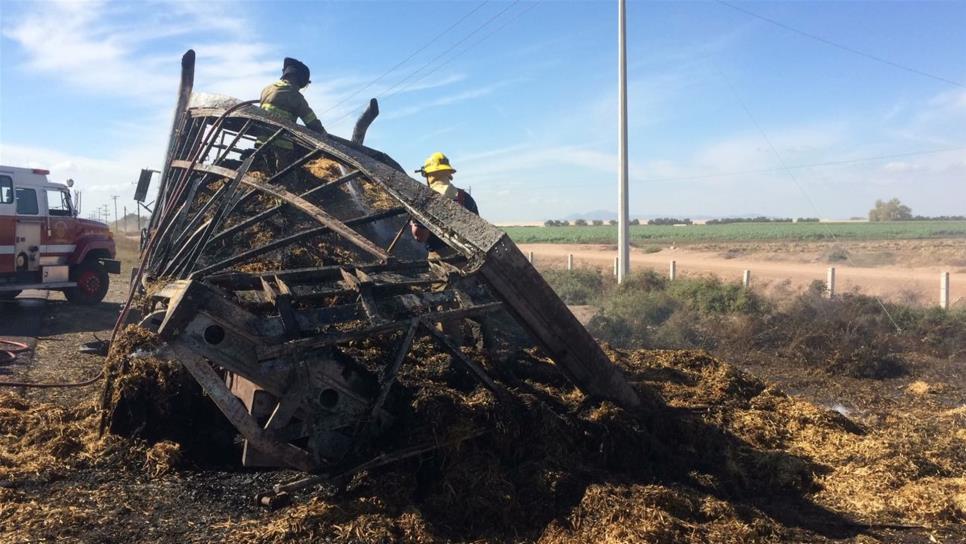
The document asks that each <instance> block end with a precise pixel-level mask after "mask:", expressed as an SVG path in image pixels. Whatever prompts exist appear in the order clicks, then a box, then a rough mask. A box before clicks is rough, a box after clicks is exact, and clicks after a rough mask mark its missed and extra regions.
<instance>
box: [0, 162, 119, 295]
mask: <svg viewBox="0 0 966 544" xmlns="http://www.w3.org/2000/svg"><path fill="white" fill-rule="evenodd" d="M49 174H50V172H49V171H47V170H41V169H36V168H16V167H12V166H2V165H0V300H9V299H12V298H14V297H16V296H17V295H18V294H20V292H21V291H23V290H25V289H47V290H57V291H63V292H64V295H65V296H66V297H67V300H68V301H70V302H72V303H76V304H96V303H98V302H100V301H101V300H103V299H104V296H105V295H106V294H107V289H108V285H109V278H108V274H119V273H120V272H121V263H120V261H116V260H114V257H115V247H114V238H113V236H112V235H111V231H110V229H108V227H107V225H105V224H104V223H100V222H97V221H88V220H86V219H80V218H79V217H77V210H76V209H75V207H74V204H73V202H72V201H71V197H70V187H71V186H73V181H71V180H68V181H67V183H66V184H63V183H54V182H51V181H49V180H48V179H47V176H48V175H49Z"/></svg>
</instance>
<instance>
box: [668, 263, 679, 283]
mask: <svg viewBox="0 0 966 544" xmlns="http://www.w3.org/2000/svg"><path fill="white" fill-rule="evenodd" d="M677 275H678V263H677V261H671V267H670V269H669V270H668V274H667V277H668V279H669V280H671V281H674V278H676V277H677Z"/></svg>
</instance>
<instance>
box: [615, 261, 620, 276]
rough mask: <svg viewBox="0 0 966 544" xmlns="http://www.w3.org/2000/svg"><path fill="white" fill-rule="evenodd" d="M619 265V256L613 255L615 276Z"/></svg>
mask: <svg viewBox="0 0 966 544" xmlns="http://www.w3.org/2000/svg"><path fill="white" fill-rule="evenodd" d="M620 265H621V258H620V257H619V256H618V257H614V276H617V270H618V269H619V268H620Z"/></svg>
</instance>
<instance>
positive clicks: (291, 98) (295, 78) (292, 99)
mask: <svg viewBox="0 0 966 544" xmlns="http://www.w3.org/2000/svg"><path fill="white" fill-rule="evenodd" d="M309 83H311V81H310V79H309V67H308V66H306V65H304V64H302V63H301V62H299V61H297V60H295V59H292V58H288V57H285V61H284V62H283V63H282V78H281V79H279V80H278V81H276V82H275V83H272V84H271V85H268V86H267V87H265V88H264V89H262V95H261V103H260V104H259V105H260V107H261V108H262V109H263V110H265V111H269V112H272V113H274V114H277V115H280V116H281V117H283V118H285V119H286V120H288V121H291V122H293V123H294V122H296V121H298V119H302V122H303V123H305V126H306V127H308V128H309V129H311V130H314V131H316V132H319V133H321V134H325V133H326V132H325V128H323V127H322V122H321V121H319V118H318V117H316V116H315V112H313V111H312V108H310V107H309V103H308V101H307V100H306V99H305V97H304V96H302V93H301V92H300V90H301V89H303V88H305V87H306V86H307V85H308V84H309ZM273 147H274V149H273V151H274V155H275V163H276V171H278V170H281V169H282V168H285V167H286V166H288V165H289V164H290V163H291V162H292V160H293V157H292V156H291V155H292V151H293V150H294V149H295V146H294V145H293V144H292V141H291V140H289V139H286V138H276V139H275V140H274V141H273Z"/></svg>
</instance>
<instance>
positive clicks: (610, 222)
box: [607, 219, 617, 227]
mask: <svg viewBox="0 0 966 544" xmlns="http://www.w3.org/2000/svg"><path fill="white" fill-rule="evenodd" d="M607 224H608V225H610V226H612V227H613V226H616V225H617V220H616V219H611V220H610V221H608V222H607Z"/></svg>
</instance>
